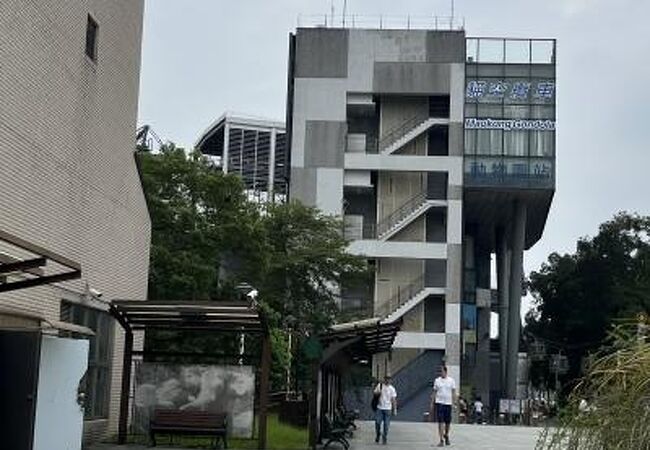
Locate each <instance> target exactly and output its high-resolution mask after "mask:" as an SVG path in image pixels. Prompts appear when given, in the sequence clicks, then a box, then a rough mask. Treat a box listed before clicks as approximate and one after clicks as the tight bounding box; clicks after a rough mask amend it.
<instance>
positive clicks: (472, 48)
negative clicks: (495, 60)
mask: <svg viewBox="0 0 650 450" xmlns="http://www.w3.org/2000/svg"><path fill="white" fill-rule="evenodd" d="M466 43H467V48H466V50H467V62H470V63H471V62H476V61H478V39H467V41H466Z"/></svg>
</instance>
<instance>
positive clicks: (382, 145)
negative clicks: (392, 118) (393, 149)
mask: <svg viewBox="0 0 650 450" xmlns="http://www.w3.org/2000/svg"><path fill="white" fill-rule="evenodd" d="M428 118H429V116H428V115H425V114H418V115H416V116H413V117H411V118H410V119H407V120H406V121H404V122H402V123H400V124H399V125H397V126H395V127H393V128H391V129H390V130H388V131H387V132H386V133H385V134H384V137H382V138H381V139H380V140H379V149H380V151H384V150H386V149H387V148H388V147H390V146H391V145H393V144H394V143H395V142H397V141H398V140H399V139H400V138H401V137H402V136H404V135H405V134H406V133H408V132H409V131H411V130H413V129H415V128H416V127H417V126H418V125H420V124H421V123H424V121H426V120H427V119H428Z"/></svg>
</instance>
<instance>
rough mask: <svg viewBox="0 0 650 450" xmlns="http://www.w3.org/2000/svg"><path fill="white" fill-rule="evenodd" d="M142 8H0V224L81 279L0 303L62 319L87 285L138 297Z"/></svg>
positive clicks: (135, 4) (144, 215)
mask: <svg viewBox="0 0 650 450" xmlns="http://www.w3.org/2000/svg"><path fill="white" fill-rule="evenodd" d="M143 8H144V1H143V0H110V1H107V0H3V1H2V2H0V186H1V188H0V229H2V230H5V231H8V232H10V233H13V234H16V235H18V236H20V237H21V238H23V239H26V240H28V241H30V242H33V243H35V244H37V245H40V246H43V247H45V248H47V249H49V250H52V251H54V252H57V253H60V254H62V255H64V256H66V257H68V258H70V259H73V260H75V261H78V262H79V263H81V266H82V271H83V278H82V280H80V281H74V282H67V283H61V284H59V285H58V286H53V287H40V288H32V289H27V290H24V291H22V292H15V293H10V294H9V293H8V294H0V306H9V305H12V306H14V307H19V308H22V309H25V310H28V311H33V312H37V313H41V314H44V315H45V316H46V317H48V318H53V319H58V318H59V307H60V300H61V299H62V298H63V297H69V298H70V299H72V300H75V299H77V300H79V298H80V297H79V295H78V294H79V293H83V291H84V286H85V283H88V284H89V286H91V287H92V288H94V289H97V290H100V291H102V292H103V293H104V295H103V297H102V298H103V299H105V300H110V299H115V298H134V299H144V298H145V297H146V293H147V275H148V265H149V241H150V233H151V227H150V221H149V216H148V212H147V210H146V204H145V200H144V196H143V193H142V189H141V186H140V182H139V178H138V174H137V169H136V166H135V163H134V159H133V151H134V135H135V125H136V116H137V99H138V89H139V73H140V44H141V35H142V16H143ZM88 14H91V15H92V16H93V18H94V19H95V20H96V21H97V23H98V24H99V34H98V51H97V54H98V58H97V62H96V63H95V62H93V61H91V60H90V59H89V58H88V57H87V56H86V55H85V36H86V21H87V15H88ZM0 251H11V249H7V248H4V249H3V248H0ZM98 306H100V307H101V305H98ZM115 331H116V332H115V339H114V341H115V351H114V352H113V366H112V380H111V381H112V385H111V403H110V414H109V420H108V424H107V423H106V421H100V422H97V423H96V424H88V425H90V426H87V429H89V430H90V429H92V430H93V431H94V433H93V434H104V433H105V432H106V429H107V425H108V428H109V429H110V432H114V431H115V430H116V420H117V412H118V404H119V399H118V390H119V386H120V376H121V357H122V352H121V343H122V340H123V336H122V334H121V330H120V329H119V327H118V326H116V329H115ZM93 425H94V426H93Z"/></svg>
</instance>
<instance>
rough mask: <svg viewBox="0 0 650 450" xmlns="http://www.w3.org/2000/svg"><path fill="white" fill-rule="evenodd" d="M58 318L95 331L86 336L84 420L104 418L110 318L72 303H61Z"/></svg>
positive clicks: (105, 314) (106, 412)
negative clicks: (86, 366) (88, 342)
mask: <svg viewBox="0 0 650 450" xmlns="http://www.w3.org/2000/svg"><path fill="white" fill-rule="evenodd" d="M61 320H62V321H64V322H70V323H74V324H77V325H83V326H85V327H88V328H90V329H91V330H93V331H94V332H95V335H94V336H92V337H91V338H90V351H89V352H88V370H87V371H86V375H85V376H84V380H83V383H84V391H85V392H86V404H85V412H84V418H85V419H101V418H106V417H108V402H109V399H108V389H109V386H110V362H111V357H112V352H111V349H112V342H113V332H112V330H113V321H112V319H111V317H110V316H109V315H108V313H106V312H104V311H100V310H98V309H93V308H89V307H87V306H82V305H78V304H76V303H70V302H66V301H63V302H61Z"/></svg>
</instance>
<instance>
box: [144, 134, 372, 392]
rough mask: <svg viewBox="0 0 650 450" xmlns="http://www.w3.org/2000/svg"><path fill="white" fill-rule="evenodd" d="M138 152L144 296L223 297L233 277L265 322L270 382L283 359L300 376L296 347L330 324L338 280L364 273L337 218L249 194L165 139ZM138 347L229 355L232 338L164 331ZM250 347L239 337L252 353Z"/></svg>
mask: <svg viewBox="0 0 650 450" xmlns="http://www.w3.org/2000/svg"><path fill="white" fill-rule="evenodd" d="M138 158H139V162H140V167H141V172H142V179H143V184H144V190H145V195H146V198H147V203H148V206H149V212H150V215H151V221H152V246H151V266H150V280H149V298H151V299H156V300H169V299H176V300H179V299H180V300H188V299H190V300H224V299H232V298H234V297H236V296H238V293H237V292H236V290H235V286H236V285H237V284H238V283H240V282H247V283H249V284H251V285H252V286H254V287H255V288H256V289H257V290H258V291H259V296H258V300H259V301H260V303H261V306H262V308H263V310H264V311H265V312H266V314H267V316H268V319H269V323H270V326H271V328H272V329H273V333H272V343H273V360H274V363H273V374H272V382H273V387H274V388H275V389H280V388H283V387H284V380H285V372H286V368H287V366H286V364H289V361H293V365H294V367H293V370H292V371H293V373H294V379H295V378H301V377H304V374H306V373H308V371H307V370H306V368H305V365H306V361H305V358H304V355H303V353H302V351H301V350H300V349H301V346H302V344H303V342H304V341H305V339H306V338H307V337H308V336H311V335H314V334H317V333H319V332H321V331H323V330H325V329H326V328H327V327H329V325H331V324H332V323H333V322H334V320H335V318H336V316H337V313H338V309H337V298H338V296H339V291H338V286H339V284H340V282H341V280H343V279H345V281H346V283H350V282H354V281H355V280H356V281H363V280H366V277H365V275H366V274H367V268H366V262H365V260H364V259H363V258H360V257H357V256H353V255H350V254H348V253H346V251H345V248H346V245H347V242H346V241H345V240H344V238H343V236H342V233H341V230H342V229H343V226H342V223H341V221H340V220H339V219H337V218H334V217H331V216H327V215H324V214H322V213H320V212H319V211H318V210H317V209H315V208H309V207H307V206H304V205H302V204H300V203H297V202H292V203H286V204H285V203H283V204H268V205H259V204H256V203H253V202H249V201H248V200H247V195H246V192H245V190H244V189H243V185H242V184H241V182H240V180H239V178H238V177H236V176H233V175H224V174H222V172H221V171H219V170H217V169H215V168H214V167H213V166H212V165H211V164H210V163H209V162H208V161H207V160H206V159H205V158H204V157H203V156H202V155H201V154H200V153H198V152H193V153H189V154H186V152H185V151H184V150H183V149H181V148H177V147H175V146H174V145H173V144H169V145H166V146H164V147H163V148H162V149H161V151H160V153H156V154H153V153H149V152H146V151H141V152H140V153H139V155H138ZM287 332H291V333H292V337H293V339H294V343H295V344H294V349H297V350H295V352H294V353H295V355H294V357H293V358H290V355H288V353H287V350H286V348H287V339H288V334H287ZM146 345H147V348H148V349H149V350H174V351H182V352H204V353H206V354H215V352H214V349H215V348H218V349H220V350H221V351H223V352H225V354H232V353H236V352H237V349H238V339H236V338H233V337H232V336H230V337H227V336H226V337H215V336H210V335H206V334H200V335H199V334H196V333H178V332H174V331H164V332H158V333H149V334H148V335H147V341H146ZM258 347H259V345H256V344H255V339H252V340H247V344H246V348H247V349H250V351H251V352H252V353H253V354H256V352H258V350H259V348H258Z"/></svg>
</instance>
